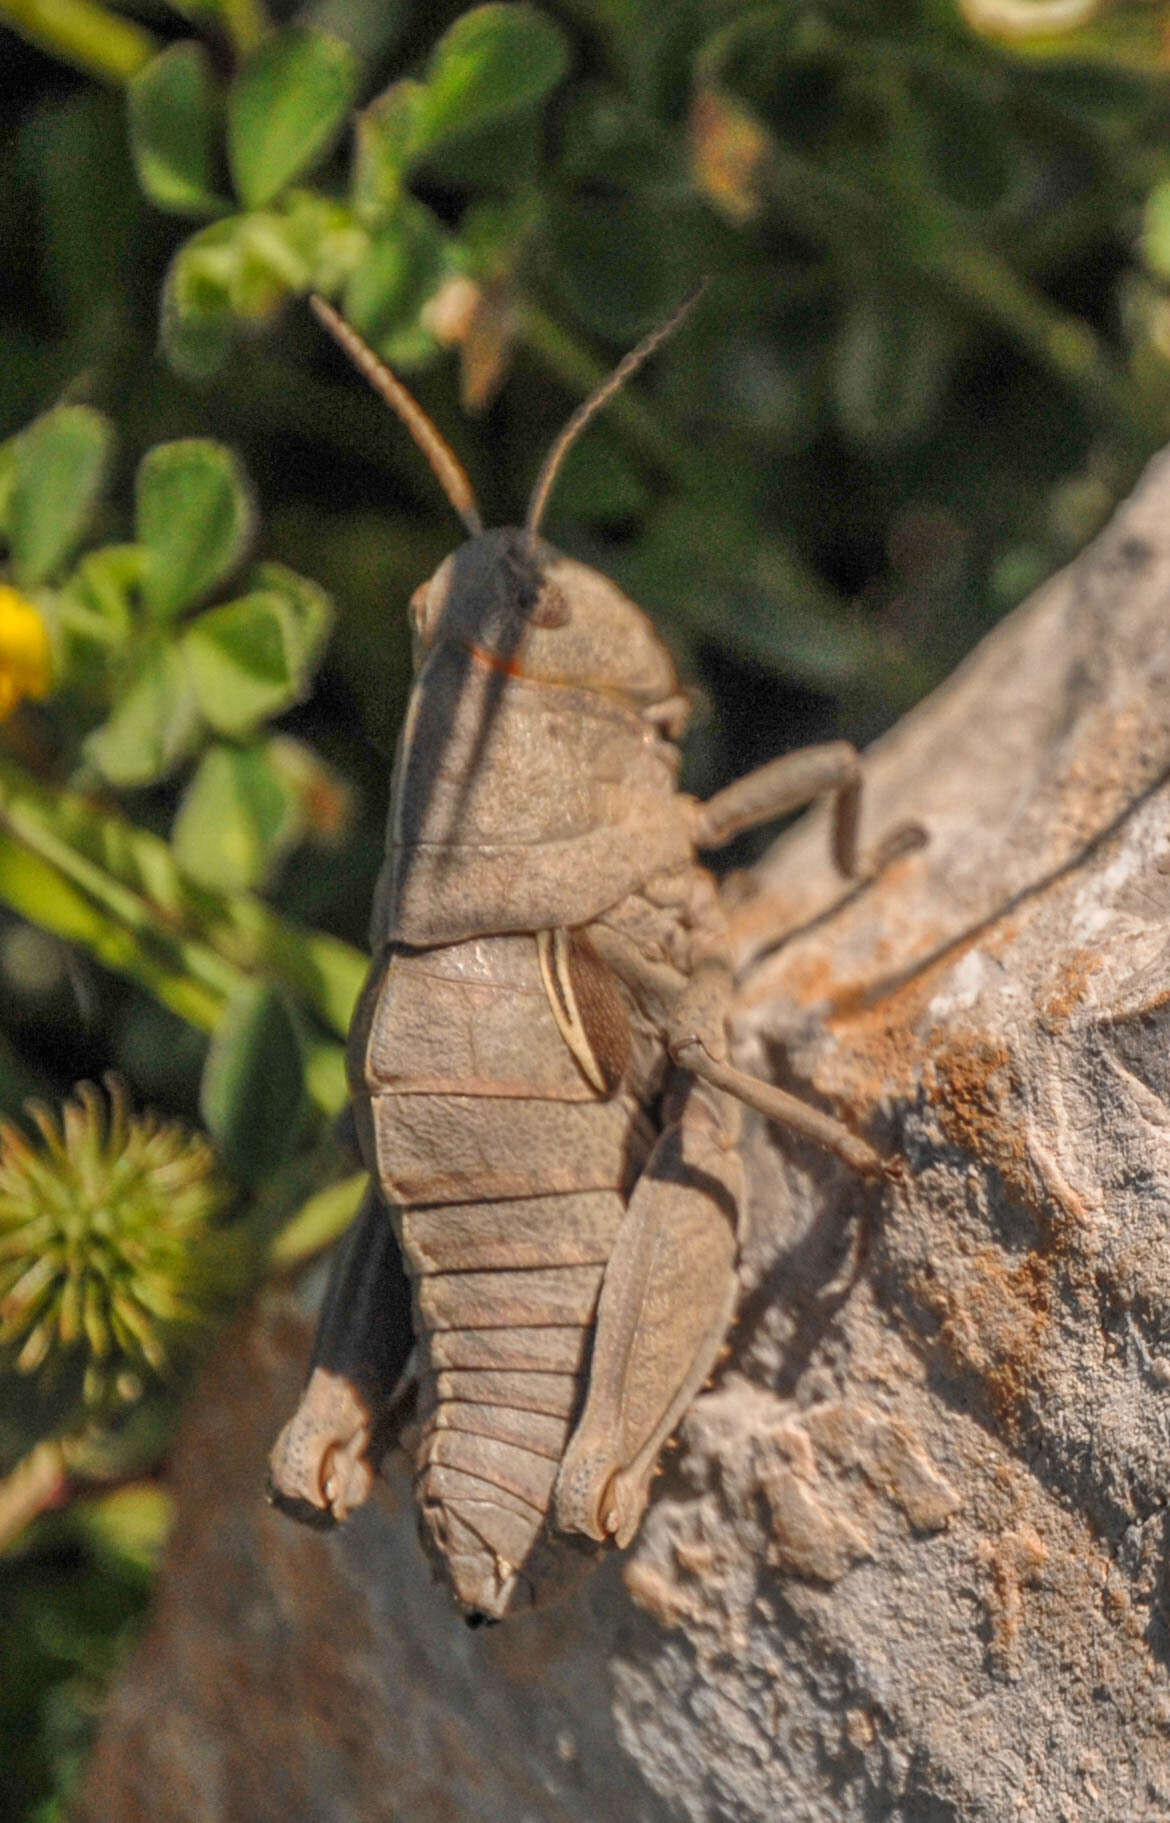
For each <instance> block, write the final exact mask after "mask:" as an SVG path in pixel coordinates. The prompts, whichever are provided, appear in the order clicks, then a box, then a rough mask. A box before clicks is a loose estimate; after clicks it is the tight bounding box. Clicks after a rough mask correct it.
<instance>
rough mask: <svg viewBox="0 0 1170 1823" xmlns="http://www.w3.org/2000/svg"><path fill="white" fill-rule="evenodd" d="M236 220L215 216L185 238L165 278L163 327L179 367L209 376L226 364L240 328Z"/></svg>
mask: <svg viewBox="0 0 1170 1823" xmlns="http://www.w3.org/2000/svg"><path fill="white" fill-rule="evenodd" d="M237 264H238V253H237V250H236V245H235V222H234V221H223V222H213V223H212V225H211V227H209V228H204V229H203V230H202V231H201V232H200V233H199V234H193V235H192V236H191V238H190V239H189V240H187V241H184V243H183V245H182V246H181V247H180V248H179V251H178V252H177V253H176V255H175V257H174V259H173V260H172V261H171V264H170V266H169V268H168V270H167V275H166V278H165V279H164V281H163V294H162V313H161V320H160V333H161V339H162V345H163V350H164V352H165V354H166V357H167V360H168V361H169V363H170V365H171V366H172V367H173V368H174V370H175V372H176V373H179V374H182V375H184V377H185V378H187V379H189V380H204V379H207V378H208V376H209V375H211V374H213V373H215V372H216V370H217V369H218V368H220V367H222V365H223V363H224V361H225V360H226V359H227V356H228V351H229V350H230V348H231V345H232V337H233V336H234V334H235V328H236V316H235V311H234V309H233V305H232V287H233V284H234V279H235V272H236V267H237Z"/></svg>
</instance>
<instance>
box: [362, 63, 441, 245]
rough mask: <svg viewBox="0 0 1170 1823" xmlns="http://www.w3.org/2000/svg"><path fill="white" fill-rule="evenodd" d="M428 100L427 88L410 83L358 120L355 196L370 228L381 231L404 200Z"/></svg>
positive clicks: (389, 92) (393, 88)
mask: <svg viewBox="0 0 1170 1823" xmlns="http://www.w3.org/2000/svg"><path fill="white" fill-rule="evenodd" d="M423 99H424V90H423V85H422V83H421V82H412V81H410V80H409V79H405V80H403V81H402V82H395V83H392V84H391V86H390V87H389V88H388V89H387V90H386V91H385V93H384V94H381V95H379V96H377V97H376V98H375V100H373V101H371V103H370V105H369V107H367V108H363V109H362V111H361V113H360V114H359V115H358V116H357V120H356V122H355V129H354V131H355V141H354V160H353V181H352V183H351V186H350V197H351V200H352V202H353V207H354V211H355V213H356V214H357V215H358V217H359V218H360V220H362V221H363V222H365V223H366V224H367V226H369V227H378V226H379V225H380V224H381V223H382V222H383V221H384V220H385V219H386V217H387V216H388V215H389V214H391V213H392V212H393V211H394V210H395V209H396V208H397V206H398V203H399V201H400V200H401V197H402V192H403V187H404V185H405V182H406V176H407V173H408V171H409V169H410V164H411V160H412V159H413V157H414V154H415V150H416V148H417V146H418V143H419V136H420V126H421V121H422V106H423Z"/></svg>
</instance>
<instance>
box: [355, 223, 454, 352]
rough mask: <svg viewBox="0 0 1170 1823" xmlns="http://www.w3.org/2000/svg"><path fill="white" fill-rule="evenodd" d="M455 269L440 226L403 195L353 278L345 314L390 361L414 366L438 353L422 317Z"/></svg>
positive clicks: (433, 339)
mask: <svg viewBox="0 0 1170 1823" xmlns="http://www.w3.org/2000/svg"><path fill="white" fill-rule="evenodd" d="M452 270H453V267H452V261H451V256H450V253H449V251H448V247H447V242H446V238H445V236H444V234H443V230H442V228H441V227H440V225H439V223H438V222H437V221H436V219H435V217H434V216H433V215H432V214H431V211H430V210H429V209H427V208H425V207H424V205H423V204H422V203H420V202H416V201H415V199H414V198H413V197H404V198H403V200H402V201H401V203H400V204H399V206H398V208H397V209H396V210H395V212H394V216H393V218H392V219H391V220H390V221H388V222H387V223H386V225H385V226H384V228H383V229H382V232H381V233H380V234H379V235H378V236H377V237H376V239H374V240H373V241H372V242H371V244H370V248H369V251H368V253H367V254H366V256H365V258H364V259H363V260H362V261H361V263H360V264H359V265H358V266H357V267H356V268H355V270H354V272H353V273H352V274H351V276H350V279H349V283H348V284H347V285H346V288H345V314H346V316H347V317H348V318H349V319H350V321H351V322H352V323H354V324H356V326H357V327H358V328H359V329H360V330H361V332H362V334H363V335H364V336H365V337H366V338H367V340H368V341H370V342H372V343H373V344H374V346H375V347H376V348H377V349H378V350H379V351H380V352H381V353H382V354H383V355H385V357H386V359H387V360H389V361H392V362H395V363H400V364H403V365H406V366H409V365H411V364H413V363H415V362H418V361H419V360H423V359H425V358H426V357H427V356H428V355H429V354H431V353H433V352H434V349H435V346H436V343H435V338H434V336H433V335H432V334H431V333H430V331H429V330H428V329H426V328H425V327H424V325H423V324H422V323H421V322H420V313H421V311H422V307H423V305H424V304H425V303H426V302H427V300H428V299H429V298H431V297H433V296H434V295H435V293H436V292H437V291H438V289H439V287H440V285H441V284H442V282H443V280H444V278H446V277H447V276H448V275H449V274H450V272H451V271H452Z"/></svg>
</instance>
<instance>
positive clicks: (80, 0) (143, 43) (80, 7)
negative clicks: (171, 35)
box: [0, 0, 159, 85]
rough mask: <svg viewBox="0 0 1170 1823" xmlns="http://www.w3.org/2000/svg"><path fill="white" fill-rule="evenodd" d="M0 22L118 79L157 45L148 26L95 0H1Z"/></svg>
mask: <svg viewBox="0 0 1170 1823" xmlns="http://www.w3.org/2000/svg"><path fill="white" fill-rule="evenodd" d="M0 25H8V26H10V27H11V29H12V30H13V31H14V32H19V34H20V36H21V37H22V38H27V39H28V41H29V43H30V44H35V45H36V46H37V48H38V49H39V50H42V51H47V52H48V54H49V56H50V57H58V58H60V60H61V62H62V63H71V64H73V66H74V67H75V68H76V69H79V70H84V71H85V73H86V75H87V76H96V77H97V78H98V80H99V82H111V83H116V84H119V85H120V84H122V83H125V82H128V81H129V80H130V78H131V76H134V75H136V74H137V72H138V71H139V70H140V69H141V68H142V66H143V64H144V63H148V62H149V61H150V59H151V58H152V57H153V56H154V54H155V52H156V51H157V50H158V48H159V46H158V43H157V41H156V39H155V38H154V37H153V36H152V35H151V33H150V32H147V31H144V30H143V28H142V26H140V25H136V24H134V23H133V21H132V20H129V19H119V18H118V17H117V15H116V14H114V13H111V12H107V10H106V8H105V7H104V6H98V5H97V4H96V3H95V0H0Z"/></svg>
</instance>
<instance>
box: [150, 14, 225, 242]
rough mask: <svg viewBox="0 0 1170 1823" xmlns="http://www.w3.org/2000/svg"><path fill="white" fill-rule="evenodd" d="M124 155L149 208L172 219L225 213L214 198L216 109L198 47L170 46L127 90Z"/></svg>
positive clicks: (217, 199) (210, 78)
mask: <svg viewBox="0 0 1170 1823" xmlns="http://www.w3.org/2000/svg"><path fill="white" fill-rule="evenodd" d="M127 100H128V105H129V113H130V150H131V152H132V153H133V155H134V165H135V169H136V170H137V172H138V181H139V183H140V184H141V185H142V188H143V189H144V190H145V192H146V194H147V196H149V197H150V199H151V201H152V202H155V203H157V204H158V206H159V208H160V209H169V210H171V211H172V212H173V213H174V214H176V215H214V214H217V213H220V212H222V211H223V210H224V209H226V208H227V206H228V205H227V204H226V203H225V202H224V201H223V200H222V199H221V198H220V197H218V196H217V195H216V194H215V149H216V129H217V124H218V123H217V118H216V116H217V107H216V94H215V87H214V84H213V82H212V77H211V70H210V68H209V66H208V62H207V58H206V55H205V53H204V51H203V48H202V46H201V45H198V44H194V43H183V44H172V45H171V46H170V47H169V49H167V50H165V51H163V52H162V53H161V54H160V55H159V56H158V57H154V58H152V59H151V61H150V62H149V63H148V64H147V65H146V68H145V69H143V70H140V71H139V73H138V75H137V76H135V77H134V79H133V81H132V82H131V83H130V85H129V89H128V93H127Z"/></svg>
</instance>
